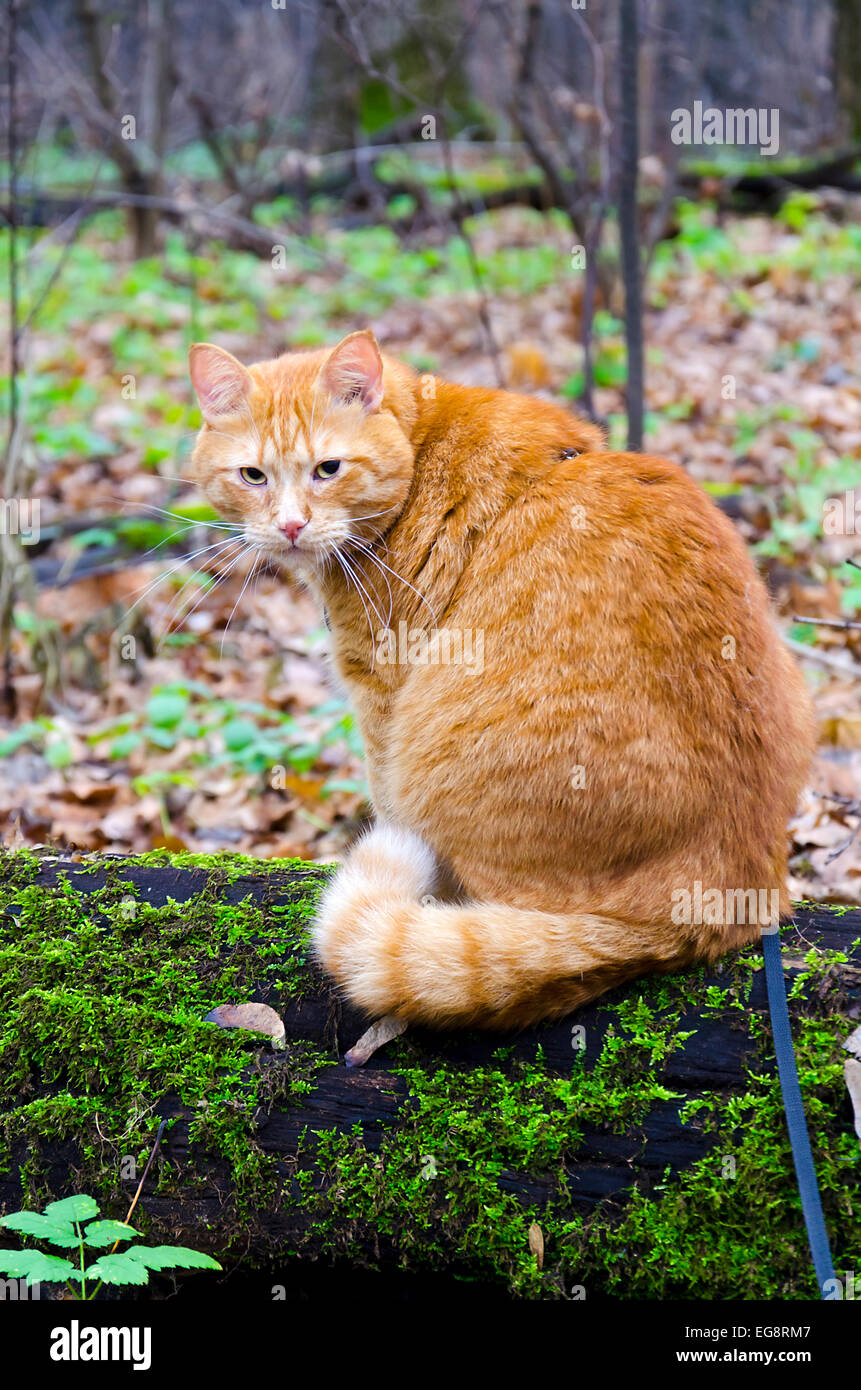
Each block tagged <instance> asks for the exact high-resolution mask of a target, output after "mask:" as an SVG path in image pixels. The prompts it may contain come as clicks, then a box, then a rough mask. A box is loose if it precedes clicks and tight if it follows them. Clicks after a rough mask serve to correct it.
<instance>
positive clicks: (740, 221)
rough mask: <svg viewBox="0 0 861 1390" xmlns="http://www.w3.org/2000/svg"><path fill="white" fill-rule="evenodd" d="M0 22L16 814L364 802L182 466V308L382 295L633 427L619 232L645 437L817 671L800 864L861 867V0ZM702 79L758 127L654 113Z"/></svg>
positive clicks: (231, 825)
mask: <svg viewBox="0 0 861 1390" xmlns="http://www.w3.org/2000/svg"><path fill="white" fill-rule="evenodd" d="M0 39H2V53H3V58H2V63H3V67H2V75H0V100H2V112H3V125H4V133H5V138H4V142H3V150H2V160H3V163H2V167H1V168H0V174H2V182H3V190H2V195H0V204H2V206H0V214H2V219H0V261H2V265H0V274H2V277H3V283H4V286H5V288H6V293H5V295H4V301H5V302H4V310H3V312H4V329H5V344H4V348H5V351H4V360H3V364H2V370H3V373H4V379H3V382H2V383H0V389H2V397H3V401H4V408H6V409H7V412H8V413H7V419H6V423H5V428H4V446H5V459H4V463H3V465H2V466H3V469H4V473H3V484H2V498H0V501H2V504H3V511H2V513H0V523H2V524H0V564H2V570H0V647H2V656H0V823H2V832H0V833H2V838H3V842H4V843H6V844H7V845H12V846H15V845H18V846H20V845H25V844H29V845H35V844H49V845H56V846H59V847H63V848H71V849H73V850H80V851H92V850H99V851H105V852H112V851H113V852H128V851H135V852H138V851H143V850H148V849H151V848H157V847H167V848H171V849H174V850H183V849H187V850H189V851H194V852H219V851H232V852H242V853H247V854H251V855H254V856H261V857H272V856H293V855H296V856H301V857H303V858H309V859H320V860H332V859H336V858H337V857H338V856H339V855H340V853H341V852H342V850H343V848H344V846H345V844H346V843H347V841H348V839H349V838H350V837H351V836H352V835H353V834H354V833H355V831H356V829H357V827H358V826H359V825H360V824H361V822H362V820H363V818H364V817H365V816H366V815H367V810H368V808H367V805H366V801H365V786H364V782H363V778H362V768H361V760H360V747H359V743H358V738H357V734H356V730H355V729H354V726H353V722H352V719H351V717H350V714H349V711H348V710H347V709H346V707H345V706H344V705H343V704H342V703H341V702H340V700H338V699H336V698H334V697H333V694H332V691H331V688H330V686H329V684H328V681H327V674H326V658H325V647H326V644H325V633H324V631H323V629H322V625H321V622H320V619H319V616H318V615H317V614H316V612H315V610H314V607H313V605H312V603H311V601H310V600H309V598H308V597H307V596H306V595H303V594H302V593H301V592H300V591H298V590H297V589H295V588H293V587H291V586H290V585H289V584H288V583H287V582H286V581H285V580H284V579H283V578H281V577H279V576H277V575H274V574H261V573H259V572H255V573H253V574H252V573H250V572H249V571H247V570H244V569H243V568H242V567H241V566H240V567H237V568H234V569H230V568H229V566H223V567H222V566H220V565H219V561H218V556H219V551H218V550H217V549H215V548H214V547H215V544H216V542H217V539H218V536H219V532H218V531H217V530H215V529H213V528H212V527H211V525H210V523H211V521H212V520H213V518H212V515H211V513H210V512H209V511H208V510H207V508H206V507H205V505H204V504H203V502H202V499H201V498H200V497H199V496H198V495H197V494H196V493H195V492H194V490H193V489H192V488H190V487H189V486H188V485H187V484H186V483H185V482H183V469H184V466H185V464H186V461H187V459H188V455H189V451H190V448H191V445H192V441H193V438H194V432H195V430H196V428H197V426H198V424H199V415H198V412H197V408H196V403H195V402H194V400H193V397H192V393H191V389H190V386H189V383H188V378H187V371H186V353H187V348H188V344H189V342H191V341H195V340H197V341H200V340H211V341H215V342H218V343H220V344H222V345H223V346H225V347H227V348H229V349H230V350H231V351H233V352H234V353H235V354H236V355H237V356H239V357H240V358H242V359H243V360H246V361H250V360H254V359H257V358H261V357H266V356H272V355H275V354H277V353H279V352H281V351H283V350H284V349H285V348H287V347H302V346H316V345H318V344H323V343H327V342H334V341H336V340H337V339H338V337H340V336H342V335H343V334H345V333H347V332H349V331H352V330H354V329H356V328H359V327H364V326H366V325H369V326H371V327H372V328H373V329H374V331H375V333H376V334H377V336H378V338H379V340H380V342H381V343H382V345H383V346H384V348H385V349H386V350H387V351H389V352H391V353H393V354H395V355H400V356H401V357H403V358H404V359H405V360H407V361H408V362H410V363H412V364H413V365H414V366H415V367H416V368H417V369H419V370H420V371H431V372H436V373H440V374H443V375H448V376H451V377H452V378H454V379H456V380H458V381H462V382H467V383H476V384H479V383H480V384H500V385H505V386H507V387H510V388H514V389H520V390H526V391H529V392H534V393H537V394H539V395H542V396H545V397H547V398H549V399H554V400H561V401H563V402H568V403H569V404H570V406H571V408H572V409H574V410H578V411H584V412H585V413H588V414H590V415H592V416H593V417H595V418H596V419H599V420H600V421H602V422H603V423H604V425H605V427H606V429H607V431H608V435H609V438H610V441H611V442H612V443H613V444H614V445H616V446H624V444H625V440H626V438H627V437H628V434H629V426H632V427H633V428H632V433H633V435H634V437H636V433H637V428H638V427H637V425H636V421H637V417H638V415H639V413H640V408H641V400H640V397H641V392H640V387H639V372H638V370H636V364H637V353H638V349H637V341H638V333H639V326H640V325H639V315H638V314H637V312H636V295H635V292H634V288H633V286H634V281H635V280H636V278H637V266H639V267H640V269H641V272H642V287H643V290H642V297H643V308H642V336H643V340H644V344H645V351H644V361H645V387H644V391H643V393H642V410H643V426H642V428H643V436H644V447H645V448H646V449H647V450H648V451H649V452H654V453H660V454H666V455H667V456H669V457H671V458H674V459H676V460H678V461H679V462H681V463H682V464H683V465H684V466H685V467H686V468H687V469H688V470H689V471H690V473H691V474H692V476H694V477H695V478H696V479H697V480H698V481H699V482H700V483H701V484H702V485H703V486H704V487H706V488H707V489H708V491H709V492H710V493H711V494H712V495H713V496H714V498H715V500H716V501H717V502H718V504H719V505H720V506H721V507H723V508H724V509H725V510H726V511H727V512H728V514H729V515H730V516H731V517H732V518H733V520H734V521H735V522H736V524H737V525H738V526H739V528H740V530H741V532H742V534H743V535H744V537H745V539H746V541H747V542H748V544H749V545H750V546H751V547H752V548H753V550H754V552H755V555H756V557H757V559H758V561H759V563H760V565H761V567H762V570H763V572H764V574H765V575H766V577H767V580H768V582H769V585H770V587H771V590H772V592H773V594H774V596H775V600H776V602H777V605H778V611H779V615H780V622H781V625H782V628H783V630H784V631H785V634H786V637H787V640H788V641H789V642H790V643H791V644H792V645H793V647H794V648H795V650H796V651H797V653H798V654H799V656H800V659H801V660H802V662H803V665H804V669H805V672H806V674H807V676H808V678H809V681H810V683H811V688H812V690H813V692H814V695H815V698H816V702H817V709H818V713H819V719H820V729H821V745H820V750H819V756H818V760H817V764H816V768H815V771H814V776H813V779H812V781H811V785H810V787H809V789H808V791H807V792H806V793H805V798H804V801H803V804H802V806H801V808H800V810H799V815H798V817H797V818H796V820H795V822H794V826H793V834H794V838H795V847H794V855H793V860H792V865H793V875H794V878H793V884H792V887H793V890H794V893H795V895H796V896H798V897H816V898H830V899H833V900H845V901H855V902H858V901H861V805H859V797H861V681H859V676H861V543H859V536H861V463H859V459H861V300H859V293H858V291H859V278H861V276H859V272H861V0H825V2H824V0H721V3H717V0H699V3H691V0H639V3H637V0H603V3H598V0H588V3H584V4H583V5H582V6H580V5H578V3H577V0H575V3H571V0H507V2H506V3H502V2H501V0H283V3H281V0H207V3H206V4H205V5H203V4H200V3H199V0H139V3H136V4H131V3H122V0H52V3H50V4H44V3H42V4H39V3H32V4H27V3H25V0H6V8H5V13H4V16H3V30H2V36H0ZM626 40H627V42H626ZM634 100H636V109H634V107H633V106H632V102H633V101H634ZM695 102H702V103H703V106H704V107H715V108H718V109H719V110H721V111H725V110H726V109H729V108H751V109H755V110H762V111H771V110H777V112H778V113H779V122H780V124H779V137H780V138H779V148H778V149H777V150H776V151H775V152H774V153H773V154H770V155H761V154H760V153H759V150H758V148H757V147H756V145H755V144H751V145H747V146H745V147H739V146H732V145H728V144H717V143H705V142H702V143H700V144H696V143H692V144H689V145H684V144H681V145H680V144H675V143H674V142H673V140H672V129H673V118H672V114H673V112H674V111H676V110H678V109H679V108H685V109H688V110H693V108H694V103H695ZM626 198H627V200H628V201H627V204H626V201H625V200H626ZM632 198H633V199H634V200H635V201H633V202H632V201H631V200H632ZM626 206H627V214H626V212H625V208H626ZM620 207H621V208H622V217H621V219H620V216H619V209H620ZM620 230H621V234H620ZM626 233H627V240H626ZM634 233H636V238H637V243H638V244H637V246H635V247H634V251H633V256H634V260H633V262H632V261H631V260H630V259H629V260H628V261H627V262H626V259H625V258H626V254H627V255H628V256H629V257H630V255H631V254H632V253H631V251H630V247H631V245H632V244H633V243H632V236H633V235H634ZM626 247H627V248H628V249H627V251H626ZM625 264H627V277H626V275H625V274H623V266H624V265H625ZM632 265H633V267H634V270H633V274H632ZM626 279H627V293H626ZM626 319H627V332H626ZM629 363H630V364H631V370H630V371H629ZM629 378H630V379H629ZM629 415H630V420H629V418H628V417H629ZM36 501H38V525H37V526H32V525H31V526H30V531H29V534H28V532H27V527H26V525H25V523H26V521H27V518H28V517H29V518H30V520H31V521H32V520H33V512H32V510H28V508H30V509H31V508H32V504H33V503H34V502H36ZM10 503H14V506H10ZM16 518H17V524H13V523H14V522H15V520H16ZM548 582H550V583H552V582H553V577H552V576H548ZM636 582H637V579H636V575H635V574H632V575H631V583H632V584H636ZM552 659H553V654H552V653H548V661H552Z"/></svg>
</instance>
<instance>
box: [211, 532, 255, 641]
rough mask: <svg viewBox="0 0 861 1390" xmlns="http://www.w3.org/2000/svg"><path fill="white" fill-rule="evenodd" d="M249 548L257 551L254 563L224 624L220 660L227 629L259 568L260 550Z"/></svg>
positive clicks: (252, 546)
mask: <svg viewBox="0 0 861 1390" xmlns="http://www.w3.org/2000/svg"><path fill="white" fill-rule="evenodd" d="M247 549H248V550H251V551H253V552H255V553H254V563H253V565H252V566H251V569H250V570H249V571H248V573H247V574H246V576H245V583H244V584H243V585H242V588H241V589H240V590H239V597H238V598H237V600H236V602H235V603H234V605H233V607H232V608H231V610H230V616H229V617H228V619H227V622H226V623H225V624H224V631H223V632H222V634H221V645H220V647H219V649H218V659H219V661H220V660H221V659H222V658H223V656H224V640H225V638H226V637H227V630H228V628H229V627H230V624H231V623H232V621H233V615H234V613H235V612H236V610H237V608H238V607H239V605H240V603H241V601H242V595H243V594H244V593H245V590H246V589H247V588H248V585H249V582H250V580H251V577H252V575H253V574H254V573H255V571H256V569H257V566H258V565H259V563H260V551H259V550H258V549H257V547H256V546H254V545H249V546H248V547H247Z"/></svg>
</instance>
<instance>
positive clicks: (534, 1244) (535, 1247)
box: [529, 1221, 544, 1269]
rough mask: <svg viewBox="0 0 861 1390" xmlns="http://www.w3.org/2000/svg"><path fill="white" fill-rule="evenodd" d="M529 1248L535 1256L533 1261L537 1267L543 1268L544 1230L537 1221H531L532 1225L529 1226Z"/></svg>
mask: <svg viewBox="0 0 861 1390" xmlns="http://www.w3.org/2000/svg"><path fill="white" fill-rule="evenodd" d="M529 1249H530V1250H531V1251H532V1253H533V1255H534V1256H535V1263H536V1265H537V1266H538V1268H539V1269H543V1268H544V1232H543V1231H542V1229H541V1227H540V1226H539V1225H538V1222H537V1221H533V1223H532V1225H531V1226H530V1227H529Z"/></svg>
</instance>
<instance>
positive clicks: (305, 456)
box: [191, 333, 813, 1028]
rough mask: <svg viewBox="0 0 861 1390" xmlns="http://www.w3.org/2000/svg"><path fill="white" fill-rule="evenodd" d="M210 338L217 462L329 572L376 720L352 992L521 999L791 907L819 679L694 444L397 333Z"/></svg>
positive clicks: (327, 584)
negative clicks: (788, 638)
mask: <svg viewBox="0 0 861 1390" xmlns="http://www.w3.org/2000/svg"><path fill="white" fill-rule="evenodd" d="M191 369H192V379H193V381H194V384H195V387H196V389H197V392H198V396H199V398H200V401H201V406H202V409H203V414H204V425H203V429H202V430H201V433H200V436H199V438H198V442H197V445H196V448H195V453H194V469H195V475H196V478H197V480H198V481H199V483H200V484H201V486H202V487H203V488H204V489H205V490H206V492H207V493H208V495H209V497H210V498H211V499H212V501H213V503H214V505H215V506H216V507H217V508H218V509H219V510H220V511H221V512H222V513H223V514H224V515H225V516H226V517H228V518H229V519H232V520H235V521H238V522H241V523H242V524H243V525H244V528H245V534H246V535H247V537H248V539H249V540H250V541H251V542H252V543H253V544H255V545H256V546H258V547H259V549H260V550H261V551H262V552H263V553H265V554H266V555H268V556H269V557H270V558H272V559H273V560H275V561H276V562H278V563H280V564H283V565H284V566H285V567H287V568H288V569H289V570H291V571H292V572H293V573H295V574H296V575H298V577H300V578H301V579H302V580H304V582H305V583H306V584H308V585H309V586H310V588H311V589H312V590H313V592H314V593H315V594H316V595H317V597H318V599H319V601H320V603H321V605H322V606H323V607H324V608H325V610H326V612H327V614H328V617H329V621H330V624H331V628H332V649H333V658H334V665H335V669H336V672H337V674H338V677H339V678H340V680H341V682H342V683H343V685H344V686H345V687H346V689H347V691H348V692H349V696H350V698H351V700H352V703H353V705H354V708H355V710H356V714H357V717H358V721H359V725H360V728H361V732H362V736H363V739H364V744H365V749H366V755H367V765H368V777H369V782H370V787H371V793H372V799H373V803H374V807H375V811H376V817H377V820H376V824H375V826H374V828H373V829H372V830H371V831H370V832H369V833H368V834H367V835H366V836H365V837H364V838H363V839H362V840H361V841H360V842H359V843H358V844H357V845H356V846H355V847H354V848H353V850H352V851H351V853H350V855H349V857H348V859H347V862H346V863H345V865H344V866H343V867H342V869H341V870H340V871H339V873H338V874H337V876H336V878H335V880H334V882H333V884H332V886H331V888H330V889H329V890H328V892H327V894H326V895H325V896H324V899H323V902H322V904H321V907H320V910H319V914H318V917H317V920H316V924H315V927H314V931H313V941H314V948H315V951H316V953H317V956H318V958H319V960H320V962H321V963H322V965H323V966H324V968H325V969H326V970H327V971H328V972H329V973H330V974H331V975H332V976H333V977H334V979H335V980H336V981H337V982H338V984H339V985H340V986H341V987H342V989H343V990H344V992H345V993H346V994H347V995H348V996H349V998H350V999H352V1000H353V1001H354V1002H355V1003H357V1004H359V1005H361V1006H362V1007H363V1008H365V1009H366V1010H367V1011H368V1012H369V1013H371V1014H394V1015H396V1016H398V1017H400V1018H402V1019H406V1020H408V1021H411V1022H412V1021H415V1022H419V1021H420V1022H422V1023H426V1024H431V1025H434V1026H440V1027H446V1026H448V1027H450V1026H455V1025H460V1024H472V1025H479V1026H487V1027H500V1028H503V1027H504V1028H509V1027H518V1026H522V1025H525V1024H527V1023H530V1022H533V1021H536V1020H538V1019H542V1018H550V1017H554V1016H559V1015H561V1014H563V1013H565V1012H567V1011H569V1010H571V1009H572V1008H574V1007H575V1006H577V1005H578V1004H580V1003H582V1002H583V1001H585V1000H587V999H590V998H592V997H594V996H595V995H597V994H600V993H601V992H602V991H604V990H606V989H608V988H609V987H610V986H612V985H614V984H617V983H619V982H621V981H623V980H626V979H630V978H632V977H633V976H636V975H638V974H640V973H642V972H645V971H650V970H658V971H667V970H672V969H675V968H679V967H682V966H684V965H687V964H690V963H691V962H693V961H695V960H701V959H702V960H712V959H715V958H716V957H717V956H719V955H720V954H721V953H722V952H724V951H726V950H727V949H729V948H732V947H735V946H738V945H740V944H742V943H744V942H746V941H749V940H753V939H754V938H755V937H756V936H757V935H758V933H759V931H760V930H761V927H762V925H763V922H762V920H761V918H756V919H755V920H753V921H751V920H750V908H749V904H750V902H751V901H754V902H755V901H756V895H757V894H759V895H760V896H759V901H760V903H761V901H762V896H763V893H766V894H767V895H773V896H772V897H771V898H769V899H768V900H769V901H773V902H776V903H777V904H779V911H781V912H785V911H786V910H787V909H788V905H789V904H788V899H787V895H786V887H785V875H786V855H787V837H786V823H787V819H788V817H789V816H790V814H791V813H792V810H793V808H794V806H795V803H796V799H797V797H798V794H799V791H800V789H801V786H802V783H803V780H804V777H805V775H806V772H807V768H808V764H809V761H810V755H811V749H812V743H813V724H812V713H811V707H810V702H809V700H808V697H807V694H806V691H805V688H804V685H803V682H802V679H801V677H800V675H799V673H798V671H797V669H796V667H795V664H794V662H793V660H792V658H791V657H790V655H789V654H788V652H787V651H786V649H785V648H784V646H783V645H782V643H781V641H780V640H779V637H778V636H777V634H776V632H775V630H774V627H773V622H772V617H771V614H770V611H769V604H768V599H767V596H766V593H765V590H764V588H763V585H762V583H761V582H760V580H759V578H758V576H757V574H756V571H755V569H754V566H753V564H752V563H751V560H750V558H749V557H748V555H747V553H746V551H745V547H744V545H743V544H742V542H741V540H740V539H739V537H738V535H737V534H736V531H735V529H734V528H733V526H732V525H731V523H730V522H729V521H728V520H727V519H726V518H725V517H724V516H723V515H722V513H721V512H720V511H719V510H718V509H717V508H716V507H715V506H714V505H713V504H712V502H711V501H710V499H709V498H708V497H707V496H706V495H705V493H703V492H702V491H701V490H700V489H699V488H698V487H697V486H696V485H695V484H694V483H693V482H692V481H691V479H690V478H689V477H688V476H687V475H686V474H685V472H684V471H683V470H682V469H681V468H679V467H677V466H676V465H675V464H673V463H668V462H666V461H665V460H663V459H659V458H651V457H649V456H646V455H640V454H626V453H619V454H616V453H610V452H607V451H606V450H605V448H604V444H603V440H602V438H601V436H600V434H599V432H598V431H597V430H596V429H595V428H594V427H593V426H592V425H590V424H588V423H586V422H584V421H582V420H578V419H576V418H574V417H573V416H571V415H570V414H569V413H568V412H567V411H565V410H562V409H560V408H558V407H556V406H553V405H550V404H547V403H546V402H543V401H538V400H534V399H531V398H529V397H526V396H519V395H515V394H513V393H509V392H504V391H492V390H482V389H475V388H468V387H463V386H457V385H454V384H452V383H450V382H446V381H443V380H441V379H439V378H436V377H431V376H425V377H419V376H417V375H416V373H414V372H413V371H412V370H411V369H410V368H409V367H407V366H405V365H403V364H402V363H398V362H396V361H394V360H392V359H390V358H388V357H387V356H381V355H380V353H379V351H378V348H377V345H376V343H375V341H374V338H373V336H372V335H371V334H370V333H359V334H352V335H351V336H350V337H348V338H346V339H345V340H344V341H343V342H342V343H340V344H339V345H338V346H337V347H336V348H334V349H327V350H322V351H316V352H308V353H288V354H285V355H284V356H282V357H279V358H278V359H276V360H274V361H270V362H261V363H257V364H255V365H253V366H251V367H248V368H246V367H243V366H241V365H240V364H239V363H238V362H237V361H236V359H235V358H233V357H231V356H230V354H229V353H226V352H224V351H222V350H221V349H219V348H216V347H212V346H209V345H196V346H195V347H194V348H192V353H191ZM321 464H324V465H325V468H324V469H322V470H321V469H320V465H321ZM334 464H337V465H338V466H337V468H335V469H334V471H333V465H334ZM240 470H244V473H241V472H240ZM249 470H251V471H250V472H249ZM261 479H262V481H261ZM479 650H480V660H479V659H478V653H479ZM468 653H469V655H468ZM470 656H471V659H469V658H470ZM697 885H699V889H697ZM697 891H698V892H699V898H697ZM751 893H752V894H753V895H754V898H753V900H751V898H750V897H749V895H750V894H751ZM685 895H687V900H688V901H689V902H694V903H696V902H699V901H705V902H706V904H707V906H706V908H705V909H704V910H702V911H699V910H690V911H689V910H687V909H686V907H685V901H686V899H685ZM730 901H732V902H733V903H735V906H736V908H738V906H739V904H740V903H741V902H742V901H744V902H746V903H747V905H748V910H747V912H746V913H745V911H742V912H741V916H742V917H743V918H745V920H742V921H739V920H738V915H739V914H738V912H737V911H733V910H731V909H727V910H725V909H724V904H727V905H728V904H730ZM776 915H777V913H776V912H772V913H771V916H770V918H769V920H771V918H772V917H774V916H776ZM733 918H734V920H732V919H733Z"/></svg>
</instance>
